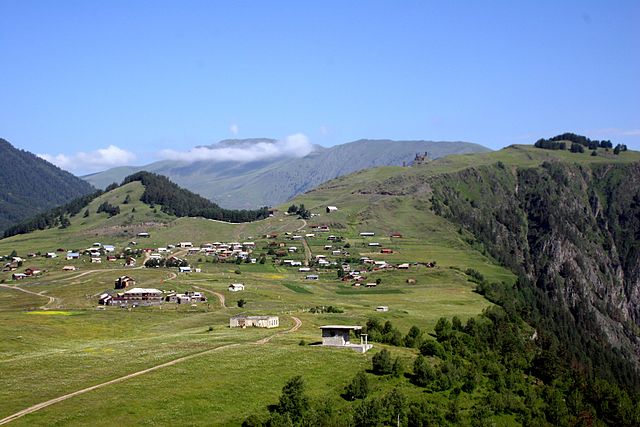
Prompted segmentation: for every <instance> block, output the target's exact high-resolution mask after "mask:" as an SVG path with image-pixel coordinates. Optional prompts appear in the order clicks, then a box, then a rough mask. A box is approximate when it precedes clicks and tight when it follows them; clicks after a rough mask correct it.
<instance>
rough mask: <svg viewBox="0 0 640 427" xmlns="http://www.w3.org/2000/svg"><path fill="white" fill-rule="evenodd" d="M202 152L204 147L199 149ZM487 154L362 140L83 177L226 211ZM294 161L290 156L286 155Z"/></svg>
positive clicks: (242, 143) (459, 147) (467, 147)
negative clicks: (137, 185) (157, 181)
mask: <svg viewBox="0 0 640 427" xmlns="http://www.w3.org/2000/svg"><path fill="white" fill-rule="evenodd" d="M273 141H275V140H271V139H267V138H254V139H245V140H239V139H236V140H224V141H221V142H220V143H218V144H214V145H212V146H207V147H206V148H220V147H242V148H246V149H247V150H250V149H251V146H252V145H253V144H256V143H269V142H273ZM200 148H203V147H200ZM486 151H490V150H489V149H487V148H485V147H482V146H480V145H477V144H472V143H467V142H435V141H393V140H367V139H362V140H358V141H354V142H350V143H347V144H342V145H336V146H333V147H330V148H324V147H320V146H317V145H316V146H313V151H312V152H311V153H309V154H307V155H306V156H304V157H288V158H275V159H265V160H259V161H251V162H238V161H222V162H215V161H194V162H186V161H171V160H163V161H160V162H155V163H152V164H149V165H146V166H141V167H120V168H114V169H109V170H107V171H104V172H100V173H96V174H92V175H87V176H85V177H83V178H84V179H85V180H87V181H88V182H90V183H91V184H93V185H94V186H96V187H99V188H104V187H106V186H107V185H109V184H111V183H112V182H120V181H122V179H123V178H124V177H125V176H127V175H130V174H132V173H134V172H137V171H140V170H145V171H148V172H154V173H157V174H161V175H165V176H167V177H169V178H170V179H171V180H172V181H174V182H176V183H177V184H179V185H181V186H183V187H185V188H187V189H189V190H191V191H194V192H196V193H198V194H200V195H202V196H204V197H207V198H209V199H211V200H213V201H215V202H216V203H218V204H219V205H220V206H223V207H225V208H229V209H254V208H256V207H260V206H274V205H277V204H280V203H283V202H285V201H287V200H289V199H291V198H292V197H294V196H296V195H298V194H301V193H304V192H305V191H308V190H310V189H312V188H314V187H316V186H317V185H320V184H322V183H323V182H325V181H328V180H330V179H333V178H336V177H339V176H342V175H346V174H349V173H352V172H355V171H358V170H361V169H368V168H372V167H377V166H391V165H396V166H399V165H402V164H403V163H404V162H406V163H409V162H411V161H412V160H413V159H414V157H415V155H416V153H424V152H428V153H429V156H430V157H431V158H440V157H444V156H447V155H449V154H463V153H475V152H486ZM291 154H292V155H293V156H295V153H291Z"/></svg>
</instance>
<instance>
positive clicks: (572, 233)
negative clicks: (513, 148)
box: [431, 162, 640, 388]
mask: <svg viewBox="0 0 640 427" xmlns="http://www.w3.org/2000/svg"><path fill="white" fill-rule="evenodd" d="M431 185H432V188H433V195H432V209H433V210H434V212H435V213H437V214H439V215H442V216H444V217H446V218H449V219H450V220H452V221H454V222H456V223H458V224H460V225H461V226H462V227H463V228H464V229H466V230H468V231H470V232H471V233H472V234H473V236H474V237H470V238H471V239H474V240H475V241H476V242H477V245H479V247H480V248H481V250H483V251H486V252H487V253H489V254H490V255H492V256H493V257H495V258H496V259H497V260H498V261H499V262H500V263H502V264H504V265H506V266H508V267H510V268H511V269H512V270H513V271H514V272H516V273H518V274H519V276H520V279H519V282H518V285H517V286H516V288H514V293H513V294H510V297H516V300H520V301H519V302H518V304H521V307H522V310H523V314H524V316H525V317H526V318H527V320H529V321H532V322H533V325H534V326H536V327H538V328H540V329H541V330H543V331H544V332H547V333H549V334H550V335H551V336H553V338H552V339H549V340H548V342H547V343H546V345H547V346H548V348H547V349H548V350H550V349H554V348H555V349H556V350H557V349H558V348H559V347H561V348H563V349H564V351H566V352H567V353H566V354H565V356H564V357H566V358H568V360H569V361H570V362H571V363H574V364H576V365H577V366H582V367H583V368H582V369H585V370H586V371H588V372H591V374H593V375H595V376H598V377H600V378H606V379H608V380H612V381H615V382H618V383H620V384H624V385H626V386H629V387H632V388H637V387H638V386H640V378H639V376H638V358H639V356H640V336H639V334H638V328H639V326H640V311H639V309H638V307H640V164H639V163H630V164H591V165H579V164H571V163H565V162H545V163H543V164H542V165H541V166H540V167H535V168H526V167H525V168H523V167H513V166H507V165H505V164H504V163H501V162H499V163H497V164H494V165H490V166H482V167H477V168H469V169H465V170H462V171H460V172H457V173H454V174H444V175H440V176H438V177H434V178H433V179H432V181H431ZM495 291H496V290H494V292H495ZM502 299H504V300H505V301H506V300H509V298H502Z"/></svg>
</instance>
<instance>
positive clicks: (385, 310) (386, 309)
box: [376, 305, 389, 312]
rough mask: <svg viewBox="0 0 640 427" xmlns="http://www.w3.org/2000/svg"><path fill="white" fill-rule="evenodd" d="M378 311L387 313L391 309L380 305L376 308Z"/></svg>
mask: <svg viewBox="0 0 640 427" xmlns="http://www.w3.org/2000/svg"><path fill="white" fill-rule="evenodd" d="M376 311H378V312H387V311H389V307H387V306H386V305H379V306H377V307H376Z"/></svg>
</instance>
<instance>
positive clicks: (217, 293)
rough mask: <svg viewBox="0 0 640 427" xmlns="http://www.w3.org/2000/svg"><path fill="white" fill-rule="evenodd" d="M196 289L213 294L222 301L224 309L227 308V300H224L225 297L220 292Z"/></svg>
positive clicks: (197, 287) (198, 287)
mask: <svg viewBox="0 0 640 427" xmlns="http://www.w3.org/2000/svg"><path fill="white" fill-rule="evenodd" d="M194 288H196V289H200V290H201V291H204V292H207V293H210V294H213V295H215V296H217V297H218V299H219V300H220V305H221V306H222V308H227V306H226V305H225V300H224V295H222V294H221V293H219V292H216V291H212V290H211V289H205V288H201V287H200V286H194Z"/></svg>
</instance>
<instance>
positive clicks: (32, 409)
mask: <svg viewBox="0 0 640 427" xmlns="http://www.w3.org/2000/svg"><path fill="white" fill-rule="evenodd" d="M2 286H4V287H9V288H11V287H10V286H7V285H2ZM17 289H19V288H17ZM21 290H22V289H21ZM27 292H28V293H34V294H35V292H30V291H27ZM291 318H292V319H293V321H294V325H293V327H291V329H288V330H286V331H282V332H276V333H275V334H272V335H269V336H267V337H265V338H262V339H259V340H258V341H255V342H253V343H249V344H254V345H256V344H257V345H262V344H266V343H268V342H269V341H271V340H272V339H273V338H275V337H277V336H278V335H282V334H288V333H292V332H295V331H297V330H298V329H299V328H300V326H302V321H301V320H300V319H298V318H297V317H294V316H291ZM241 345H246V343H236V344H226V345H222V346H220V347H215V348H210V349H208V350H204V351H201V352H198V353H194V354H190V355H188V356H183V357H179V358H177V359H174V360H171V361H169V362H165V363H161V364H160V365H156V366H152V367H151V368H147V369H143V370H141V371H137V372H133V373H131V374H128V375H125V376H122V377H119V378H115V379H113V380H110V381H106V382H103V383H100V384H96V385H93V386H91V387H87V388H83V389H81V390H78V391H74V392H73V393H68V394H65V395H62V396H60V397H56V398H54V399H50V400H47V401H46V402H42V403H38V404H36V405H33V406H30V407H28V408H26V409H23V410H22V411H18V412H16V413H15V414H12V415H9V416H8V417H5V418H3V419H1V420H0V425H4V424H8V423H10V422H11V421H15V420H17V419H18V418H21V417H23V416H25V415H28V414H31V413H33V412H36V411H39V410H40V409H44V408H46V407H47V406H51V405H53V404H55V403H58V402H62V401H64V400H67V399H71V398H72V397H75V396H79V395H81V394H85V393H88V392H90V391H93V390H96V389H99V388H102V387H106V386H108V385H112V384H116V383H119V382H122V381H126V380H128V379H131V378H135V377H138V376H140V375H144V374H147V373H149V372H153V371H157V370H158V369H162V368H166V367H169V366H173V365H176V364H178V363H181V362H185V361H187V360H191V359H193V358H196V357H199V356H203V355H205V354H210V353H213V352H216V351H220V350H224V349H227V348H233V347H239V346H241Z"/></svg>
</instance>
